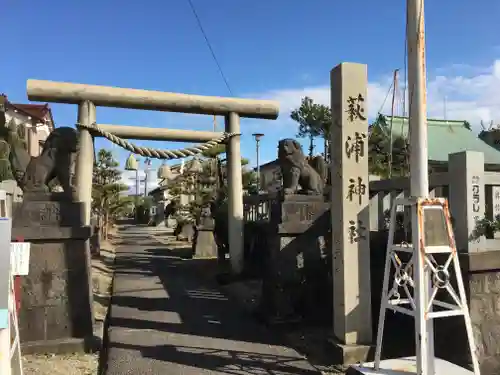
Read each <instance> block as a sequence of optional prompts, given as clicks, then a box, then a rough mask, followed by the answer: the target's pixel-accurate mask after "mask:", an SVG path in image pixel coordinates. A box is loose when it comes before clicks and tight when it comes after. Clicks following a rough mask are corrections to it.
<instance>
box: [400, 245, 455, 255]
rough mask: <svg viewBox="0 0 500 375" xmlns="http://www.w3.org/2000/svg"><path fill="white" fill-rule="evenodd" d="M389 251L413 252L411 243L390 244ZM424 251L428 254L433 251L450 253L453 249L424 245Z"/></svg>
mask: <svg viewBox="0 0 500 375" xmlns="http://www.w3.org/2000/svg"><path fill="white" fill-rule="evenodd" d="M391 251H401V252H406V253H413V245H412V244H394V245H392V246H391ZM425 252H426V253H428V254H433V253H451V252H453V249H452V248H451V247H450V246H426V247H425Z"/></svg>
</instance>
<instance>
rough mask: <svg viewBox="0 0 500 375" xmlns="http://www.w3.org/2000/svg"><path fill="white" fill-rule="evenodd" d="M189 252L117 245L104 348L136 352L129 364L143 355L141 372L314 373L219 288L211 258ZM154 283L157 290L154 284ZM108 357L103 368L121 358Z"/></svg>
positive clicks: (119, 368) (116, 371) (114, 370)
mask: <svg viewBox="0 0 500 375" xmlns="http://www.w3.org/2000/svg"><path fill="white" fill-rule="evenodd" d="M129 241H131V242H132V241H133V239H132V238H131V239H130V240H129ZM149 241H151V239H150V240H149ZM140 242H142V241H138V242H137V243H138V244H139V243H140ZM148 243H149V242H148ZM190 254H191V248H190V247H186V248H180V249H171V248H168V247H166V246H165V245H161V244H160V245H159V246H158V247H157V248H148V247H147V245H146V246H134V247H131V246H125V247H123V248H120V249H118V250H117V256H116V262H115V286H117V285H118V286H119V292H118V293H116V294H114V295H113V297H112V302H111V303H112V309H111V314H110V315H111V316H110V320H109V325H110V332H111V333H112V335H110V341H109V343H108V346H109V350H110V351H112V350H116V353H122V354H123V355H126V354H124V353H129V355H132V354H130V353H140V355H137V354H134V355H136V356H137V358H136V359H134V360H133V362H134V366H136V367H134V370H135V369H136V368H138V367H137V366H139V362H137V361H144V366H146V367H147V366H149V369H150V370H148V371H147V372H144V373H147V374H156V373H158V374H160V373H167V372H165V371H169V370H172V371H173V370H176V371H174V372H169V373H183V374H190V373H192V374H199V373H200V370H203V371H202V372H203V373H208V372H209V373H211V374H235V375H236V374H320V372H319V371H318V370H316V369H314V368H313V367H312V366H311V365H310V364H309V363H308V362H307V361H306V360H304V359H303V358H302V356H301V355H299V354H298V353H297V352H295V351H294V350H293V349H290V348H286V347H284V346H283V345H282V340H281V339H280V337H278V335H275V334H273V333H272V332H271V331H269V330H268V329H267V328H266V327H264V326H262V325H259V324H258V323H257V322H256V321H255V320H254V319H253V317H252V316H250V314H248V313H246V312H244V311H243V310H241V309H240V307H239V306H238V303H237V302H235V301H234V300H232V299H231V298H229V297H227V296H226V295H224V294H223V293H221V291H220V289H219V286H218V285H217V284H216V282H215V278H214V275H215V272H216V260H198V259H187V257H188V256H191V255H190ZM138 278H139V279H138ZM161 286H163V290H159V288H160V287H161ZM135 287H137V289H134V288H135ZM172 317H175V319H173V320H172V319H171V318H172ZM113 336H114V338H113ZM117 355H118V354H115V355H112V356H110V357H109V358H117V357H116V356H117ZM113 361H115V362H116V363H109V364H108V371H107V372H106V373H107V374H108V375H114V374H119V373H121V372H120V371H124V370H125V369H124V368H123V361H122V360H113ZM151 361H152V362H151ZM158 362H160V363H161V364H162V365H160V364H158ZM113 366H114V368H113ZM188 368H189V370H188ZM136 371H138V370H136Z"/></svg>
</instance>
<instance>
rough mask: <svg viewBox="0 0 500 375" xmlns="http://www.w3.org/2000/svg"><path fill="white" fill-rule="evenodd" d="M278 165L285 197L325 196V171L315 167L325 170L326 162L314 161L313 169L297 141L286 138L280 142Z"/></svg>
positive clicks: (312, 162) (315, 159)
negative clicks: (295, 195) (299, 195)
mask: <svg viewBox="0 0 500 375" xmlns="http://www.w3.org/2000/svg"><path fill="white" fill-rule="evenodd" d="M319 158H321V157H319ZM278 164H279V166H280V168H281V174H282V176H283V192H284V194H285V195H288V194H307V195H323V189H324V185H325V181H324V177H323V176H322V175H323V170H319V171H318V170H316V169H315V168H314V167H318V169H324V168H323V167H324V161H323V162H321V161H320V160H318V157H316V158H314V159H312V160H311V164H314V167H313V166H312V165H311V164H310V163H309V161H308V160H307V158H306V156H305V155H304V152H303V151H302V146H301V145H300V143H299V142H297V141H296V140H295V139H291V138H286V139H282V140H281V141H279V143H278ZM320 173H321V174H320ZM299 187H300V188H301V189H300V190H299Z"/></svg>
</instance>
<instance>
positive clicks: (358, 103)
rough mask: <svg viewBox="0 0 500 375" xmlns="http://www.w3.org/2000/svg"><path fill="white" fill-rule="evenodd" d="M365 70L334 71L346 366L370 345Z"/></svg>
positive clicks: (335, 216)
mask: <svg viewBox="0 0 500 375" xmlns="http://www.w3.org/2000/svg"><path fill="white" fill-rule="evenodd" d="M366 94H367V66H366V65H363V64H355V63H342V64H340V65H338V66H337V67H335V68H334V69H333V70H332V71H331V108H332V119H333V124H332V132H331V134H332V135H331V137H332V138H331V154H332V164H331V165H332V167H331V168H332V171H331V172H332V210H331V213H332V225H333V227H332V235H333V241H332V243H333V285H334V290H333V333H334V336H335V338H334V340H337V344H336V347H337V348H338V349H340V350H341V351H340V353H341V354H342V360H343V361H344V363H353V362H356V361H363V360H365V359H366V358H364V357H366V355H367V353H368V349H369V347H368V346H367V345H370V344H371V343H372V323H371V320H372V319H371V314H372V311H371V285H370V228H369V227H370V214H369V203H370V200H369V194H368V193H369V192H368V190H369V181H368V121H367V117H368V106H367V99H366Z"/></svg>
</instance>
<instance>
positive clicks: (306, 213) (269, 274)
mask: <svg viewBox="0 0 500 375" xmlns="http://www.w3.org/2000/svg"><path fill="white" fill-rule="evenodd" d="M329 209H330V204H329V203H328V202H325V201H324V199H323V197H322V196H307V195H286V196H284V197H280V198H278V199H276V200H275V201H273V202H272V203H271V207H270V217H269V220H270V222H269V229H268V241H267V243H268V246H269V249H268V258H267V261H266V262H265V271H264V276H263V283H262V284H263V285H262V299H261V305H260V309H259V314H260V315H261V317H263V318H265V320H266V321H267V322H268V323H271V324H278V323H293V322H296V321H298V320H300V319H301V317H302V315H303V314H302V313H305V311H304V310H309V311H310V310H314V309H316V307H319V306H314V304H315V302H314V301H313V300H311V299H308V298H309V297H312V296H313V295H314V293H315V292H317V290H318V289H321V287H323V288H328V285H327V284H328V273H329V268H330V267H329V265H328V263H329V261H328V257H327V251H326V250H327V249H326V238H327V237H328V233H329V227H330V213H329ZM325 297H328V294H327V295H326V296H325ZM323 303H325V299H323ZM311 305H312V306H311ZM324 307H325V306H321V308H324Z"/></svg>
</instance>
